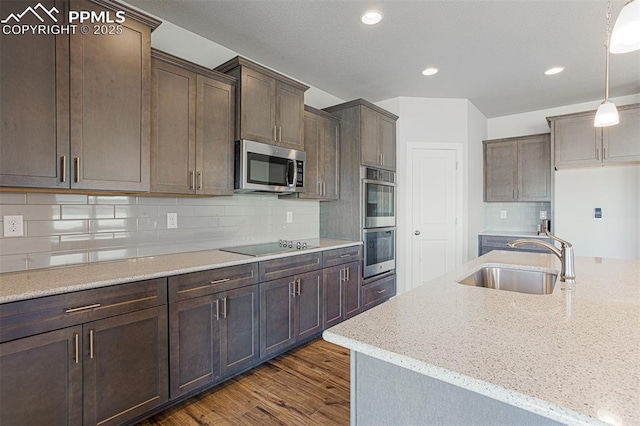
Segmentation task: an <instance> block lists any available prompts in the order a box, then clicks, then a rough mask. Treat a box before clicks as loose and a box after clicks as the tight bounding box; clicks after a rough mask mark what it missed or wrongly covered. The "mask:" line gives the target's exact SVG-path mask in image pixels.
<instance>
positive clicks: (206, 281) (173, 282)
mask: <svg viewBox="0 0 640 426" xmlns="http://www.w3.org/2000/svg"><path fill="white" fill-rule="evenodd" d="M257 283H258V264H257V263H250V264H247V265H238V266H228V267H226V268H218V269H211V270H209V271H202V272H193V273H191V274H184V275H178V276H175V277H169V302H170V303H173V302H176V301H179V300H186V299H192V298H194V297H199V296H206V295H208V294H213V293H217V292H220V291H227V290H231V289H234V288H239V287H244V286H248V285H251V284H257Z"/></svg>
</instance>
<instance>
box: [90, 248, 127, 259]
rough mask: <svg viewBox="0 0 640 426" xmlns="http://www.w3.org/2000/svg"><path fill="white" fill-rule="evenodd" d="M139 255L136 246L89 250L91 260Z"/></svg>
mask: <svg viewBox="0 0 640 426" xmlns="http://www.w3.org/2000/svg"><path fill="white" fill-rule="evenodd" d="M137 255H138V250H137V249H135V248H119V249H113V250H91V251H90V252H89V262H106V261H110V260H121V259H131V258H134V257H137Z"/></svg>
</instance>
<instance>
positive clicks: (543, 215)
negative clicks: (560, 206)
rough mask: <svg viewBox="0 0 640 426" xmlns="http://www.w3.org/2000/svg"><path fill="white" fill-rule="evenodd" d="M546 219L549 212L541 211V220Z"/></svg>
mask: <svg viewBox="0 0 640 426" xmlns="http://www.w3.org/2000/svg"><path fill="white" fill-rule="evenodd" d="M546 218H547V211H546V210H540V219H546Z"/></svg>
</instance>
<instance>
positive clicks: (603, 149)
mask: <svg viewBox="0 0 640 426" xmlns="http://www.w3.org/2000/svg"><path fill="white" fill-rule="evenodd" d="M602 159H603V160H606V159H607V147H606V146H603V147H602Z"/></svg>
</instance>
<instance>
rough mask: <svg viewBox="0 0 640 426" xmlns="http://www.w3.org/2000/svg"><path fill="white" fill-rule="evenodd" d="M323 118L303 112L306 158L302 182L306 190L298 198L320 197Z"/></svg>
mask: <svg viewBox="0 0 640 426" xmlns="http://www.w3.org/2000/svg"><path fill="white" fill-rule="evenodd" d="M322 124H323V119H322V118H321V117H319V116H317V115H315V114H312V113H310V112H305V114H304V146H305V152H306V153H307V158H306V160H305V162H304V184H305V187H306V191H305V192H303V193H300V194H299V196H300V198H316V199H317V198H320V197H321V192H322V189H321V187H320V186H321V185H322V182H321V180H322V176H321V175H322V172H321V170H320V167H322V166H321V165H322V159H321V155H322V154H321V149H322V148H321V143H320V138H321V137H322V136H321V135H322Z"/></svg>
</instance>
